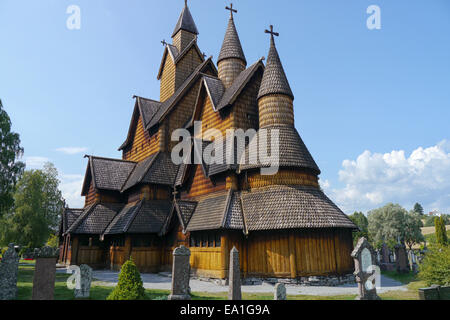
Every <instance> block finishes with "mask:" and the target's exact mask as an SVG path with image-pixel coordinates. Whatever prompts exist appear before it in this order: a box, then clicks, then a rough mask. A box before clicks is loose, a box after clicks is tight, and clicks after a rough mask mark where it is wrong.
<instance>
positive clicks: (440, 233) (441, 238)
mask: <svg viewBox="0 0 450 320" xmlns="http://www.w3.org/2000/svg"><path fill="white" fill-rule="evenodd" d="M434 228H435V230H436V242H437V243H438V244H440V245H443V246H445V245H446V244H447V242H448V239H447V229H446V227H445V220H444V217H442V216H441V217H436V218H435V219H434Z"/></svg>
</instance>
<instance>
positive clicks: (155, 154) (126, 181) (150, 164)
mask: <svg viewBox="0 0 450 320" xmlns="http://www.w3.org/2000/svg"><path fill="white" fill-rule="evenodd" d="M160 154H161V151H158V152H156V153H154V154H152V155H150V156H148V157H147V158H145V159H144V160H142V161H141V162H138V163H137V164H136V166H135V167H134V168H133V170H131V172H130V174H129V175H128V177H127V179H126V180H125V182H124V183H123V185H122V187H121V188H120V192H121V193H123V192H125V191H127V190H128V189H130V188H132V187H134V186H135V185H137V184H138V183H139V182H138V183H137V184H135V185H133V186H131V187H129V188H127V189H124V188H125V187H126V185H127V183H128V181H129V180H130V178H131V176H132V175H133V173H134V172H135V171H136V169H137V166H138V165H139V164H141V163H142V164H144V162H145V161H147V160H149V159H150V158H152V159H151V161H150V163H149V164H148V167H147V168H146V169H145V171H144V174H142V175H141V176H140V177H139V179H138V181H141V180H142V179H144V177H145V175H146V174H147V172H148V171H149V170H150V168H151V167H152V166H153V164H154V163H155V160H156V158H157V157H158V156H159V155H160Z"/></svg>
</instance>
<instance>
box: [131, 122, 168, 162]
mask: <svg viewBox="0 0 450 320" xmlns="http://www.w3.org/2000/svg"><path fill="white" fill-rule="evenodd" d="M159 140H160V134H159V132H158V133H156V134H155V135H153V136H152V137H150V135H149V133H148V131H147V130H144V126H143V124H142V117H139V121H138V123H137V126H136V132H135V134H134V137H133V142H132V144H131V147H128V148H127V149H126V150H124V154H123V159H124V160H127V161H136V162H140V161H142V160H145V159H146V158H148V157H149V156H151V155H153V154H155V153H157V152H158V151H159V149H160V145H159Z"/></svg>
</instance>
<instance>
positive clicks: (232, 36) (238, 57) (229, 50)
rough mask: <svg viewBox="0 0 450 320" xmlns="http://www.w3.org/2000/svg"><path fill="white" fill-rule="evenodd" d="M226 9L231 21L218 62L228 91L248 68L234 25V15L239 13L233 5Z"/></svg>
mask: <svg viewBox="0 0 450 320" xmlns="http://www.w3.org/2000/svg"><path fill="white" fill-rule="evenodd" d="M225 9H227V10H230V20H229V21H228V27H227V31H226V33H225V38H224V40H223V44H222V49H221V50H220V54H219V59H218V60H217V67H218V71H219V79H220V80H222V83H223V85H224V87H225V89H228V88H229V87H231V85H232V84H233V82H234V80H235V79H236V78H237V77H238V76H239V74H240V73H241V72H242V71H244V70H245V68H246V67H247V60H246V59H245V55H244V51H243V50H242V45H241V41H240V39H239V35H238V33H237V31H236V26H235V24H234V18H233V13H237V10H235V9H233V4H231V5H230V7H226V8H225Z"/></svg>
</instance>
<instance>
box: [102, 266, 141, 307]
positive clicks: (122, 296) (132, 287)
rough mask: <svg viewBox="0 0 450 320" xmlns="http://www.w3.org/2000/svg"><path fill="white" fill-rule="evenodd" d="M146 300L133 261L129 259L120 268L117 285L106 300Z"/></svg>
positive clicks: (139, 276)
mask: <svg viewBox="0 0 450 320" xmlns="http://www.w3.org/2000/svg"><path fill="white" fill-rule="evenodd" d="M146 298H147V297H146V294H145V289H144V286H143V283H142V279H141V275H140V273H139V271H138V269H137V267H136V265H135V264H134V262H133V260H131V259H130V260H128V261H127V262H125V263H124V265H123V266H122V268H121V270H120V273H119V283H118V284H117V286H116V287H115V288H114V290H113V291H112V292H111V294H110V295H109V296H108V298H107V300H144V299H146Z"/></svg>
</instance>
